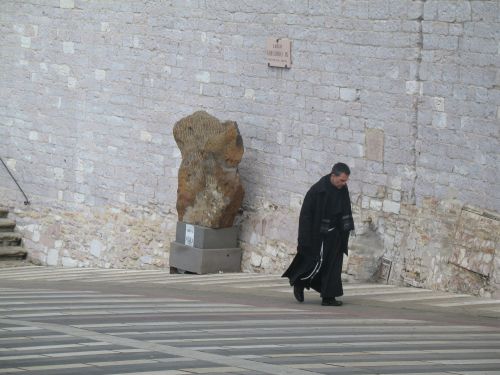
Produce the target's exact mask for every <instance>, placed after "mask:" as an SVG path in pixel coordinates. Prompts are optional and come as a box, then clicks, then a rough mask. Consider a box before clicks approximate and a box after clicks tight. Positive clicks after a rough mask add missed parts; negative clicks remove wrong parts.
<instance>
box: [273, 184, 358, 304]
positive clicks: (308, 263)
mask: <svg viewBox="0 0 500 375" xmlns="http://www.w3.org/2000/svg"><path fill="white" fill-rule="evenodd" d="M344 215H352V212H351V200H350V197H349V190H348V189H347V186H344V187H342V188H341V189H337V188H336V187H335V186H333V185H332V184H331V182H330V175H326V176H323V177H322V178H321V179H320V180H319V181H318V182H317V183H315V184H314V185H313V186H312V187H311V188H310V189H309V191H308V192H307V194H306V196H305V198H304V203H303V204H302V208H301V210H300V217H299V235H298V246H297V255H296V256H295V257H294V259H293V261H292V263H291V264H290V266H289V267H288V269H287V270H286V271H285V273H284V274H283V277H288V278H289V279H290V285H296V284H298V285H301V286H303V287H305V288H307V289H309V288H313V289H314V290H316V291H318V292H319V293H320V294H321V297H322V298H332V297H339V296H341V295H343V290H342V279H341V273H342V261H343V255H344V253H345V254H346V255H347V247H348V241H349V232H344V231H342V229H341V223H340V218H341V217H342V216H344ZM323 219H328V220H330V224H329V228H335V229H332V230H331V231H330V232H328V233H327V234H321V233H320V227H321V222H322V220H323Z"/></svg>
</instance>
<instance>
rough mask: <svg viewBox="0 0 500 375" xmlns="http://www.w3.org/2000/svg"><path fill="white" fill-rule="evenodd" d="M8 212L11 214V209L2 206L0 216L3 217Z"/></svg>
mask: <svg viewBox="0 0 500 375" xmlns="http://www.w3.org/2000/svg"><path fill="white" fill-rule="evenodd" d="M8 214H9V210H7V209H6V208H1V207H0V217H1V218H4V217H7V215H8Z"/></svg>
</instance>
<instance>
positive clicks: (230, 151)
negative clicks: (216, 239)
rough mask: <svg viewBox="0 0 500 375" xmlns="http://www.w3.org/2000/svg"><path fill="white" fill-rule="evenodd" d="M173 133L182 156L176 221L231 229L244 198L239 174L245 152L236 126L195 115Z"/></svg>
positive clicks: (182, 120) (178, 125) (204, 115)
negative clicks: (177, 217)
mask: <svg viewBox="0 0 500 375" xmlns="http://www.w3.org/2000/svg"><path fill="white" fill-rule="evenodd" d="M173 132H174V138H175V141H176V142H177V146H179V149H180V151H181V155H182V162H181V166H180V168H179V175H178V189H177V213H178V216H179V221H181V222H184V223H188V224H195V225H200V226H204V227H208V228H215V229H217V228H227V227H231V226H232V225H233V222H234V218H235V216H236V214H237V213H238V210H239V208H240V206H241V202H242V200H243V195H244V190H243V186H242V185H241V181H240V176H239V174H238V164H239V162H240V161H241V157H242V156H243V151H244V149H243V140H242V138H241V135H240V132H239V130H238V125H237V124H236V122H234V121H226V122H224V123H221V122H220V121H219V120H218V119H217V118H215V117H213V116H211V115H209V114H208V113H206V112H204V111H198V112H195V113H193V114H192V115H190V116H187V117H184V118H183V119H181V120H179V121H178V122H177V123H176V124H175V126H174V131H173Z"/></svg>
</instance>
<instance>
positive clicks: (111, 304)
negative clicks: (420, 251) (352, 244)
mask: <svg viewBox="0 0 500 375" xmlns="http://www.w3.org/2000/svg"><path fill="white" fill-rule="evenodd" d="M344 289H345V290H344V292H345V296H344V297H343V301H344V303H345V304H344V306H342V307H323V306H320V304H319V302H320V299H319V296H318V295H317V294H316V293H314V292H307V291H306V301H305V302H304V303H303V304H299V303H297V302H296V301H295V300H294V299H293V297H292V294H291V288H290V287H289V286H288V285H287V280H284V279H281V278H280V277H279V276H278V275H260V274H245V273H240V274H215V275H172V274H169V273H168V272H167V271H145V270H116V269H108V270H106V269H57V268H46V267H35V266H23V267H16V268H2V269H0V374H7V373H15V374H26V375H34V374H40V375H41V374H46V375H49V374H50V375H59V374H86V375H87V374H88V375H93V374H142V375H148V374H157V375H160V374H164V375H187V374H240V375H245V374H286V375H294V374H341V375H342V374H359V375H373V374H427V375H430V374H432V375H437V374H460V375H466V374H474V375H491V374H500V320H499V317H500V301H499V300H489V299H481V298H475V297H471V296H468V295H456V294H450V293H442V292H433V291H430V290H422V289H415V288H402V287H395V286H388V285H381V284H352V283H348V284H345V288H344Z"/></svg>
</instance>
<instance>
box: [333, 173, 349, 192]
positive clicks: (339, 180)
mask: <svg viewBox="0 0 500 375" xmlns="http://www.w3.org/2000/svg"><path fill="white" fill-rule="evenodd" d="M348 179H349V175H347V174H345V173H341V174H340V175H339V176H335V175H334V174H333V173H332V175H331V177H330V181H331V183H332V185H333V186H335V187H336V188H337V189H342V188H343V187H344V186H345V185H346V184H347V180H348Z"/></svg>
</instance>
